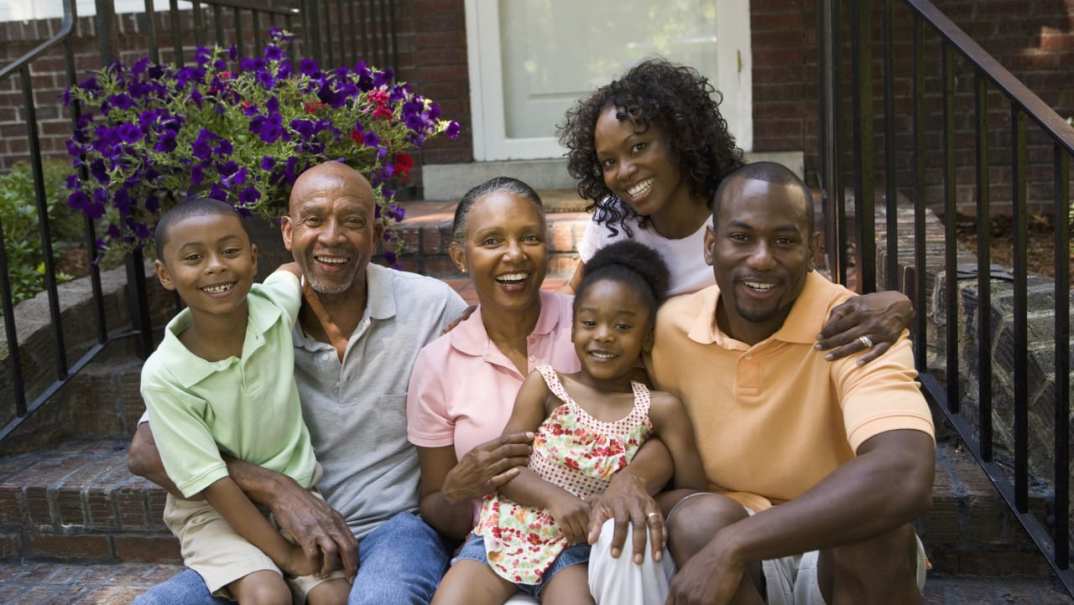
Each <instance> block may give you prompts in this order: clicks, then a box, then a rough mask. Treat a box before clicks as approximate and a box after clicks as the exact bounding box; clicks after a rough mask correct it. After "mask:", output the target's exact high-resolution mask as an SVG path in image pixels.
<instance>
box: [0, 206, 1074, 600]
mask: <svg viewBox="0 0 1074 605" xmlns="http://www.w3.org/2000/svg"><path fill="white" fill-rule="evenodd" d="M545 197H546V202H547V201H549V200H553V201H552V203H550V204H549V205H551V206H552V207H553V209H554V210H560V209H562V210H566V211H565V212H554V213H552V214H550V215H549V219H550V220H549V222H550V232H551V238H550V240H551V247H552V258H553V263H552V265H553V266H552V270H551V271H550V275H549V280H548V282H547V283H546V287H553V288H554V287H558V285H560V284H561V283H562V282H563V280H564V279H566V278H568V277H569V276H570V274H571V271H572V270H573V264H574V259H575V258H576V256H575V246H576V243H577V241H578V240H579V238H580V237H581V234H582V230H583V227H584V224H585V220H586V215H585V214H583V213H581V212H580V210H581V208H580V207H579V206H580V204H579V203H578V201H577V199H576V198H573V199H572V198H571V196H569V195H566V194H546V195H545ZM407 209H408V215H409V218H408V219H407V221H406V223H405V224H404V225H403V227H402V229H401V230H400V233H401V236H402V237H403V238H404V240H405V241H406V244H407V249H406V254H405V256H404V257H403V258H402V264H403V265H404V267H407V268H411V269H415V270H423V271H424V272H426V273H429V274H433V275H437V276H440V277H442V278H444V279H445V280H447V281H448V282H449V283H452V284H453V285H455V286H456V288H457V289H459V290H460V292H461V293H462V294H463V295H464V296H465V297H467V298H469V299H470V300H473V292H472V289H467V288H466V287H465V285H466V283H465V280H463V279H461V276H460V275H457V274H456V273H455V271H454V269H453V268H452V267H451V265H450V263H449V261H448V260H447V256H446V250H447V244H448V242H449V241H450V234H449V231H450V220H451V214H450V213H451V211H452V210H453V209H452V207H451V205H450V204H445V203H436V202H420V203H412V204H408V206H407ZM139 371H140V363H139V362H138V361H137V357H136V356H134V355H133V354H132V352H131V351H127V350H122V348H121V347H119V348H117V350H116V351H113V352H111V353H110V354H109V355H107V356H105V357H103V358H101V359H100V360H99V361H96V362H94V364H92V365H91V366H90V367H89V368H87V369H86V370H84V372H83V373H82V374H80V375H79V377H78V379H77V381H76V382H75V384H73V385H71V386H70V387H69V388H67V389H66V390H65V391H64V394H63V395H62V396H61V397H59V398H57V400H56V401H54V402H52V403H51V404H50V405H49V406H48V407H47V408H46V409H45V410H43V411H42V412H40V413H39V414H38V415H37V416H35V417H34V418H33V419H32V420H31V421H30V422H28V423H26V425H24V428H23V429H21V430H20V431H19V433H18V434H16V435H15V436H14V438H13V439H9V440H7V441H5V442H4V443H2V444H0V602H2V603H127V602H129V601H130V600H131V599H132V598H133V597H134V596H135V595H136V594H138V593H139V592H141V591H142V590H144V589H145V588H147V587H149V586H151V585H153V584H155V583H157V582H160V581H162V580H163V579H166V578H167V577H169V576H170V575H171V574H172V573H174V572H175V571H176V570H178V562H179V558H178V544H177V542H176V541H175V540H174V538H172V536H171V535H170V534H169V533H168V531H167V530H166V529H165V528H164V526H163V524H162V523H161V511H162V509H163V506H164V493H163V492H162V491H161V490H160V489H159V488H157V487H155V486H154V485H152V484H150V483H148V482H146V481H144V480H142V479H140V478H136V477H132V476H131V475H130V474H129V473H128V472H127V466H126V454H127V451H126V446H127V443H128V441H129V438H130V435H131V433H132V432H133V430H134V426H135V425H134V423H135V422H136V421H137V418H138V417H139V416H140V415H141V412H142V410H143V405H142V402H141V399H140V397H139V396H138V388H137V386H138V384H137V383H138V374H139ZM938 427H939V428H940V430H939V431H938V450H937V462H936V481H935V486H934V495H933V507H932V510H931V511H930V512H929V513H928V514H927V515H925V516H924V517H923V518H922V519H921V520H919V522H918V528H919V532H920V534H921V536H922V538H923V540H924V542H925V545H926V549H927V551H928V553H929V557H930V560H931V562H932V566H933V568H932V571H931V572H930V578H929V583H928V585H927V588H926V602H927V603H936V604H939V603H945V604H946V603H950V604H955V603H1004V604H1005V603H1047V604H1050V603H1069V602H1072V601H1071V599H1070V598H1069V597H1068V596H1066V594H1065V593H1064V592H1062V591H1061V590H1060V589H1058V588H1057V585H1056V583H1055V582H1054V581H1053V580H1052V578H1051V576H1050V572H1049V569H1048V566H1047V564H1046V563H1045V561H1044V559H1043V558H1042V557H1041V556H1040V555H1039V554H1038V552H1037V550H1036V548H1035V547H1034V546H1033V544H1032V543H1031V542H1030V541H1029V539H1028V538H1027V536H1026V535H1025V533H1024V532H1023V530H1022V528H1021V526H1020V525H1019V524H1018V523H1017V521H1015V520H1014V519H1013V517H1011V515H1010V514H1009V513H1008V512H1007V508H1006V505H1005V504H1004V503H1003V501H1002V500H1001V499H1000V497H999V496H998V495H997V494H996V492H995V491H994V489H993V488H992V486H991V484H990V483H989V481H988V479H987V477H986V476H985V475H984V474H983V472H982V471H981V470H980V469H979V468H978V467H977V465H976V464H975V463H974V462H973V461H972V459H971V458H970V457H969V456H968V455H967V454H966V453H965V452H963V451H962V450H961V449H960V447H959V445H958V440H957V438H956V437H955V436H954V435H953V433H952V432H951V431H949V430H946V429H944V428H943V427H942V423H938ZM1045 496H1046V494H1045V493H1044V492H1043V491H1042V490H1036V491H1034V492H1032V493H1031V506H1032V507H1035V508H1036V509H1038V510H1042V509H1043V508H1044V507H1045Z"/></svg>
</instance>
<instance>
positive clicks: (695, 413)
mask: <svg viewBox="0 0 1074 605" xmlns="http://www.w3.org/2000/svg"><path fill="white" fill-rule="evenodd" d="M719 294H720V291H719V287H718V286H711V287H708V288H706V289H704V290H700V291H698V292H694V293H693V294H686V295H683V296H678V297H675V298H673V299H671V300H669V301H668V302H667V303H665V304H664V306H663V307H662V308H661V309H660V312H659V315H658V317H657V322H656V339H655V343H654V345H653V352H652V358H651V360H650V361H651V366H650V371H651V375H652V378H653V381H654V382H655V383H656V385H657V386H658V387H659V388H660V389H661V390H665V391H669V392H671V393H673V394H675V395H677V396H678V397H679V398H680V399H681V400H682V401H683V403H684V404H685V406H686V410H687V413H688V414H689V415H690V420H691V421H692V422H693V426H694V435H695V437H696V438H697V443H698V449H699V451H700V454H701V461H702V463H703V465H704V467H705V474H706V475H707V477H708V479H709V482H710V485H709V489H710V490H712V491H714V492H722V493H727V495H729V496H730V497H732V498H734V499H735V500H737V501H739V502H740V503H742V504H744V505H746V506H748V507H750V508H752V509H754V510H757V511H759V510H764V509H766V508H769V507H770V506H771V505H772V504H778V503H780V502H785V501H787V500H791V499H793V498H796V497H798V496H799V495H801V494H802V493H803V492H805V491H807V490H809V489H810V488H812V487H813V486H814V485H816V484H817V483H819V482H820V481H821V480H822V479H824V478H825V477H826V476H828V475H829V474H830V473H831V472H832V471H834V470H835V469H836V468H837V467H839V466H840V465H842V464H844V463H845V462H847V461H848V460H850V459H851V458H853V457H854V452H855V451H856V450H857V448H858V446H860V445H861V444H862V443H863V442H865V441H866V440H867V439H869V438H870V437H872V436H874V435H876V434H878V433H882V432H884V431H891V430H895V429H914V430H919V431H923V432H925V433H928V434H929V435H933V434H934V433H933V426H932V414H931V413H930V412H929V408H928V404H927V403H926V402H925V399H924V397H922V395H921V391H920V390H919V388H918V385H917V382H916V380H915V379H916V377H917V372H915V371H914V364H913V352H912V349H911V346H910V341H909V340H907V339H906V338H905V337H903V338H900V339H899V341H898V342H896V343H895V344H894V345H893V346H892V347H891V349H889V350H888V351H887V352H886V353H885V354H884V355H883V356H882V357H880V358H879V359H876V360H873V361H872V362H870V363H868V364H865V365H864V366H858V365H857V363H856V361H857V359H858V357H859V356H860V355H861V354H857V355H852V356H850V357H849V358H844V359H841V360H839V361H835V362H830V361H828V360H826V359H824V352H823V351H818V350H816V349H815V348H814V344H815V343H816V339H817V334H819V333H820V329H821V327H822V326H823V325H824V322H825V321H826V319H827V318H828V315H829V313H830V312H831V310H832V309H833V308H834V307H835V306H836V305H838V304H839V303H841V302H843V301H845V300H846V299H848V298H850V297H852V296H854V292H852V291H850V290H847V289H846V288H844V287H842V286H838V285H836V284H833V283H831V282H830V281H828V280H827V279H825V278H824V277H822V276H820V275H819V274H817V273H816V272H813V273H810V274H809V275H808V276H806V283H805V286H804V287H803V289H802V293H801V295H800V296H799V297H798V300H797V301H795V303H794V307H792V308H791V312H790V314H789V315H788V316H787V319H786V321H785V322H784V323H783V327H782V328H780V329H779V331H777V332H776V333H775V334H773V335H772V336H770V337H769V338H767V339H765V340H764V341H761V342H759V343H757V344H755V345H753V346H749V345H747V344H745V343H743V342H739V341H737V340H734V339H733V338H731V337H730V336H728V335H726V334H723V333H722V332H720V329H719V327H718V326H717V325H716V303H717V301H718V300H719Z"/></svg>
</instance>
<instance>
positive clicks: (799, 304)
mask: <svg viewBox="0 0 1074 605" xmlns="http://www.w3.org/2000/svg"><path fill="white" fill-rule="evenodd" d="M823 281H824V278H823V277H821V276H820V275H819V274H818V273H817V272H816V271H810V272H809V274H807V275H806V279H805V285H804V286H802V292H801V293H800V294H799V295H798V299H797V300H795V301H794V306H793V307H791V312H790V313H789V314H788V315H787V319H786V320H784V321H783V326H782V327H780V329H779V330H777V331H776V333H775V334H773V335H772V336H770V337H769V338H768V339H766V340H779V341H782V342H788V343H796V344H813V343H815V342H816V341H817V334H819V333H820V329H821V328H822V327H823V326H824V322H825V321H827V319H828V303H829V300H828V299H827V298H826V297H825V296H824V291H823V290H824V288H823V283H822V282H823ZM696 296H698V297H699V299H700V300H699V303H700V304H699V307H700V308H699V310H698V313H697V315H696V316H695V318H694V321H693V323H692V324H691V325H690V330H689V332H688V333H687V336H688V337H689V338H690V340H693V341H694V342H697V343H700V344H713V343H715V344H718V345H720V346H722V347H725V348H730V347H728V346H727V345H728V342H729V341H734V339H732V338H731V337H730V336H728V335H726V334H724V333H723V332H721V331H720V327H719V325H718V323H717V322H716V305H717V304H718V303H719V300H720V287H719V286H710V287H708V288H705V289H704V290H701V291H700V292H698V293H697V294H696ZM735 342H737V341H735Z"/></svg>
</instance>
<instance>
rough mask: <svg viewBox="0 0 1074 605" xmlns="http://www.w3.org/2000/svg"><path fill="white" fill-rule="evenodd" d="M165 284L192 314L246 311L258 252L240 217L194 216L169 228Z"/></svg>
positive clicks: (160, 265)
mask: <svg viewBox="0 0 1074 605" xmlns="http://www.w3.org/2000/svg"><path fill="white" fill-rule="evenodd" d="M156 270H157V277H158V278H159V279H160V283H161V285H163V286H164V287H165V288H167V289H168V290H175V291H177V292H178V293H179V296H180V297H181V298H182V299H183V302H184V303H186V305H187V306H188V307H190V310H191V312H192V313H205V314H210V315H229V314H232V313H235V312H240V311H242V310H244V309H245V305H246V294H247V293H248V292H249V291H250V286H251V285H252V284H253V282H254V275H255V274H256V273H257V248H256V246H254V245H253V244H251V243H250V237H249V236H248V235H247V234H246V230H245V229H243V228H242V223H241V222H240V219H239V217H238V216H234V215H228V214H196V215H193V216H188V217H185V218H182V219H179V220H177V221H175V222H174V223H172V224H171V225H170V226H169V227H168V238H167V243H165V244H164V248H163V261H162V260H157V261H156Z"/></svg>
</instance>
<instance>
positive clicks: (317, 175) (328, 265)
mask: <svg viewBox="0 0 1074 605" xmlns="http://www.w3.org/2000/svg"><path fill="white" fill-rule="evenodd" d="M379 238H380V225H379V224H378V223H377V222H376V220H375V216H374V203H373V189H372V188H371V187H370V186H369V182H368V181H366V180H365V178H363V177H362V176H361V175H360V174H358V172H356V171H355V170H354V169H352V168H349V167H347V166H344V165H342V164H338V163H335V162H329V163H326V164H321V165H319V166H315V167H313V168H311V169H309V170H307V171H306V172H304V173H302V176H300V177H299V178H298V180H297V181H295V185H294V188H293V189H292V191H291V204H290V210H289V213H288V216H286V217H284V220H283V241H284V246H286V247H287V249H288V250H290V251H291V254H292V256H294V259H295V262H297V263H298V265H299V266H300V267H301V268H302V274H303V275H304V276H305V278H306V280H307V281H308V282H309V284H310V286H311V287H312V288H313V289H314V290H316V291H317V292H319V293H321V294H329V295H333V294H344V293H347V292H350V291H351V290H353V289H354V288H356V287H357V288H361V287H362V286H364V284H365V281H364V280H365V270H366V267H367V266H368V265H369V261H370V259H371V258H372V257H373V253H374V251H375V250H376V242H377V240H378V239H379Z"/></svg>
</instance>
